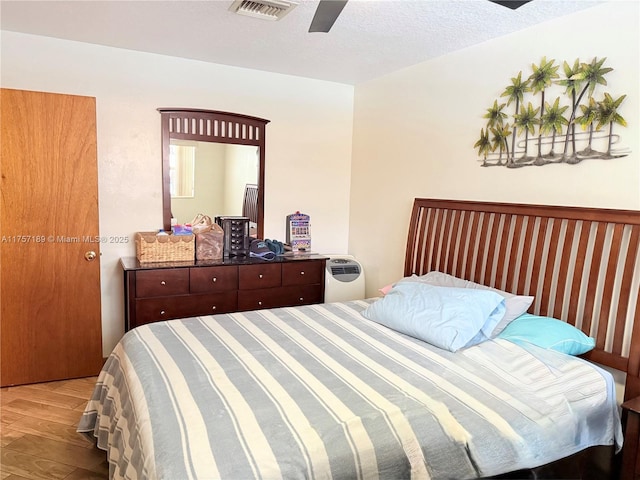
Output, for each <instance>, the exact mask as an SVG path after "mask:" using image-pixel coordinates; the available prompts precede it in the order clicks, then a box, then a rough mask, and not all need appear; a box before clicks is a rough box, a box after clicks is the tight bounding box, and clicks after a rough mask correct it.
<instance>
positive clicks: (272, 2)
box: [229, 0, 298, 20]
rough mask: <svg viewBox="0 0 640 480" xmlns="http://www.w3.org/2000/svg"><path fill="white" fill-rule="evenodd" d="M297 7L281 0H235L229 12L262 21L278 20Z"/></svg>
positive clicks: (292, 3)
mask: <svg viewBox="0 0 640 480" xmlns="http://www.w3.org/2000/svg"><path fill="white" fill-rule="evenodd" d="M297 5H298V4H297V3H296V2H287V1H283V0H235V1H234V2H233V3H232V4H231V6H230V7H229V10H231V11H232V12H235V13H238V14H240V15H247V16H249V17H255V18H262V19H263V20H280V19H281V18H282V17H284V16H285V15H286V14H287V13H289V12H290V11H291V10H293V9H294V8H295V7H296V6H297Z"/></svg>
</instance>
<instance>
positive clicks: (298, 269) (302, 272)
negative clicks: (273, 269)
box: [282, 261, 324, 285]
mask: <svg viewBox="0 0 640 480" xmlns="http://www.w3.org/2000/svg"><path fill="white" fill-rule="evenodd" d="M323 265H324V262H303V261H295V262H290V263H283V264H282V285H309V284H312V283H322V282H323V281H324V279H323V276H322V274H323V269H324V266H323Z"/></svg>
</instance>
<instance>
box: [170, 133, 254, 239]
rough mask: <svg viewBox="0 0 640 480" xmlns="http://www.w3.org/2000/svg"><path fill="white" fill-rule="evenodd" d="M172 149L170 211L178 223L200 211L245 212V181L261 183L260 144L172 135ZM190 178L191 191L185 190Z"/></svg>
mask: <svg viewBox="0 0 640 480" xmlns="http://www.w3.org/2000/svg"><path fill="white" fill-rule="evenodd" d="M170 151H171V154H170V164H171V168H170V174H171V213H172V214H173V217H174V218H175V219H176V222H177V223H179V224H183V223H189V222H190V221H191V220H192V219H193V218H194V217H195V216H196V215H197V214H198V213H203V214H205V215H209V216H210V217H211V218H214V217H215V216H218V215H225V216H242V215H244V214H245V212H243V200H244V196H245V188H246V185H247V184H249V185H255V184H257V183H258V167H259V156H258V147H255V146H251V145H234V144H224V143H212V142H194V141H189V140H175V139H172V140H171V146H170ZM174 165H175V167H176V168H173V166H174ZM190 179H192V180H193V179H194V180H195V181H194V182H193V183H192V184H191V185H192V190H191V194H184V193H187V192H188V191H189V180H190ZM181 188H182V190H180V189H181ZM179 193H183V194H182V195H181V194H179ZM253 223H255V220H254V222H253ZM251 227H253V228H255V227H256V225H251Z"/></svg>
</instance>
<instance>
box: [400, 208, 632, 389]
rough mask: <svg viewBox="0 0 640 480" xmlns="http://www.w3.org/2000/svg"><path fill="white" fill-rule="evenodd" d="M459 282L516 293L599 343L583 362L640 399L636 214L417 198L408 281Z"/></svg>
mask: <svg viewBox="0 0 640 480" xmlns="http://www.w3.org/2000/svg"><path fill="white" fill-rule="evenodd" d="M433 270H437V271H440V272H444V273H448V274H451V275H455V276H456V277H460V278H464V279H466V280H471V281H474V282H477V283H482V284H484V285H489V286H491V287H495V288H499V289H501V290H505V291H509V292H512V293H517V294H520V295H533V296H534V297H535V300H534V303H533V305H532V306H531V308H530V310H529V312H530V313H534V314H537V315H547V316H551V317H555V318H559V319H561V320H564V321H566V322H569V323H571V324H572V325H575V326H576V327H578V328H580V329H581V330H582V331H583V332H585V333H587V334H588V335H590V336H592V337H594V338H595V339H596V348H595V349H594V350H593V351H591V352H589V353H588V354H587V355H585V357H586V358H588V359H589V360H592V361H595V362H598V363H601V364H603V365H607V366H610V367H613V368H616V369H618V370H623V371H625V372H627V381H626V388H625V399H630V398H634V397H636V396H638V395H640V320H639V321H638V322H636V323H635V324H634V319H635V318H638V317H640V299H639V296H640V293H639V292H640V211H632V210H608V209H594V208H579V207H559V206H542V205H524V204H508V203H489V202H468V201H455V200H434V199H422V198H418V199H416V200H415V202H414V206H413V212H412V215H411V223H410V226H409V238H408V241H407V253H406V259H405V267H404V274H405V276H409V275H412V274H417V275H423V274H425V273H427V272H429V271H433Z"/></svg>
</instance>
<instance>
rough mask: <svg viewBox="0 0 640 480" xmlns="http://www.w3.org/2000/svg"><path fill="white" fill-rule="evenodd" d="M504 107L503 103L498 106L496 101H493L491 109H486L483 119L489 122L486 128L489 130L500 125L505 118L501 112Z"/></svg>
mask: <svg viewBox="0 0 640 480" xmlns="http://www.w3.org/2000/svg"><path fill="white" fill-rule="evenodd" d="M504 106H505V104H504V103H501V104H500V105H498V100H494V101H493V106H492V107H491V108H487V113H485V114H484V118H487V119H488V120H489V121H488V122H487V127H489V128H490V127H496V126H499V125H502V122H503V120H504V119H505V118H507V114H506V113H504V112H503V111H502V109H503V108H504ZM487 130H488V129H487Z"/></svg>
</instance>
